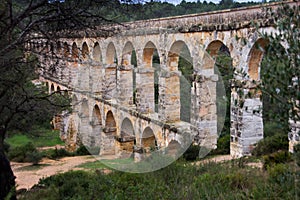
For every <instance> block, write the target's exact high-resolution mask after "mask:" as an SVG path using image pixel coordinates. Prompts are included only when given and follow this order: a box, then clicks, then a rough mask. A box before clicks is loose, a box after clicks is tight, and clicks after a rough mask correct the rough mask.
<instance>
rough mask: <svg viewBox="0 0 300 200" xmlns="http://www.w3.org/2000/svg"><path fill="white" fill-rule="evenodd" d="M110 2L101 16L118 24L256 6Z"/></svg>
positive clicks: (224, 2)
mask: <svg viewBox="0 0 300 200" xmlns="http://www.w3.org/2000/svg"><path fill="white" fill-rule="evenodd" d="M121 2H125V3H124V4H121V3H120V1H118V0H113V1H111V2H110V5H109V7H104V6H103V7H101V8H100V9H101V11H100V10H99V12H102V14H105V17H106V18H107V19H113V20H117V21H120V22H124V21H135V20H144V19H153V18H161V17H169V16H176V15H186V14H194V13H202V12H209V11H215V10H222V9H230V8H239V7H244V6H251V5H256V4H258V3H255V2H246V3H239V2H237V1H233V0H221V1H220V2H219V3H218V4H215V3H213V2H209V3H208V2H207V1H203V2H202V1H197V2H187V1H185V0H183V1H181V3H179V4H178V5H174V4H171V3H168V2H165V1H159V0H151V1H130V0H129V1H121Z"/></svg>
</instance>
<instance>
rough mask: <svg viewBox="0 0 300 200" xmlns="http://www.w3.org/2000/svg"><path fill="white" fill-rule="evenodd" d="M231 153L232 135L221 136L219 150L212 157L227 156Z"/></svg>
mask: <svg viewBox="0 0 300 200" xmlns="http://www.w3.org/2000/svg"><path fill="white" fill-rule="evenodd" d="M229 153H230V134H226V135H224V136H221V137H220V138H219V139H218V142H217V149H215V150H213V151H212V152H211V154H212V155H217V154H218V155H219V154H221V155H225V154H229Z"/></svg>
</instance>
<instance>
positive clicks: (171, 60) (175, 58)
mask: <svg viewBox="0 0 300 200" xmlns="http://www.w3.org/2000/svg"><path fill="white" fill-rule="evenodd" d="M182 50H184V52H182ZM179 56H181V57H184V58H185V59H189V58H190V57H191V53H190V50H189V47H188V46H187V44H186V43H185V42H184V41H182V40H178V41H175V42H174V43H173V44H172V45H171V48H170V50H169V51H168V62H167V66H168V69H169V70H170V71H177V70H178V62H179ZM187 57H189V58H187ZM189 62H191V63H192V60H189Z"/></svg>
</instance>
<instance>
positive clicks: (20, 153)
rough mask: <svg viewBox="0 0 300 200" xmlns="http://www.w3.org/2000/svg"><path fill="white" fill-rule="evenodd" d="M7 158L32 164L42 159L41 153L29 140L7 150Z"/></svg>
mask: <svg viewBox="0 0 300 200" xmlns="http://www.w3.org/2000/svg"><path fill="white" fill-rule="evenodd" d="M8 158H9V159H10V160H12V161H15V162H32V163H33V164H38V162H39V161H40V160H41V159H42V154H41V153H40V152H38V150H37V149H36V148H35V146H34V145H33V144H32V143H31V142H29V143H27V144H25V145H22V146H17V147H14V148H12V149H11V150H10V151H9V152H8Z"/></svg>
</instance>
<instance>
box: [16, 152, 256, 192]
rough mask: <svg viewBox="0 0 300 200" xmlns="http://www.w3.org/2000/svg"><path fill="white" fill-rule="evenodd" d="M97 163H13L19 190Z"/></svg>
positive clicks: (222, 158)
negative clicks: (42, 180) (49, 177)
mask: <svg viewBox="0 0 300 200" xmlns="http://www.w3.org/2000/svg"><path fill="white" fill-rule="evenodd" d="M106 159H111V158H106ZM231 159H232V157H231V156H230V155H220V156H216V157H213V158H208V159H205V160H201V161H197V162H195V164H196V165H197V164H201V163H208V162H217V163H219V162H224V161H227V160H231ZM93 161H96V158H94V157H93V156H75V157H65V158H62V159H59V160H50V159H43V160H42V161H41V162H40V165H39V166H37V167H35V166H32V164H31V163H16V162H11V165H12V169H13V171H14V174H15V176H16V177H17V178H16V183H17V189H30V188H31V187H32V186H33V185H35V184H37V183H38V182H39V179H40V178H44V177H48V176H52V175H54V174H57V173H63V172H67V171H70V170H78V169H80V168H78V167H76V166H77V165H80V164H82V163H87V162H93ZM247 165H249V166H252V167H257V168H261V167H262V164H261V163H247Z"/></svg>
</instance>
